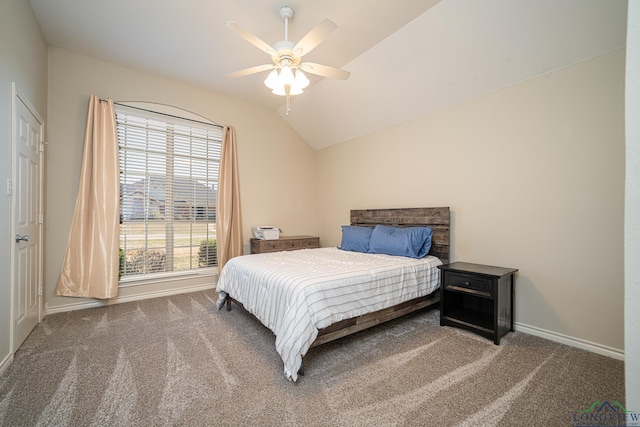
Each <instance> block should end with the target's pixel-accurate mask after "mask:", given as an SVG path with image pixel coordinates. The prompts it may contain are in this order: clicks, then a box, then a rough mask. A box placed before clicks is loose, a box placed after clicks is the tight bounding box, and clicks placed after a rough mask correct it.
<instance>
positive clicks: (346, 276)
mask: <svg viewBox="0 0 640 427" xmlns="http://www.w3.org/2000/svg"><path fill="white" fill-rule="evenodd" d="M449 222H450V217H449V208H448V207H436V208H407V209H367V210H352V211H351V226H350V227H343V241H342V246H344V243H345V234H344V233H345V232H346V229H354V230H374V233H375V232H377V231H378V229H381V230H383V229H389V230H394V232H397V233H398V234H403V233H404V234H406V233H407V232H410V231H420V228H422V227H428V229H431V230H432V234H430V236H429V237H430V242H429V243H430V246H429V247H428V248H427V247H426V244H425V247H424V248H423V249H424V250H425V253H426V256H423V255H424V254H423V253H420V254H416V256H412V255H411V256H396V255H389V254H387V253H386V252H385V251H382V252H381V253H374V254H370V253H365V252H367V251H366V250H364V251H362V250H343V249H340V248H336V247H330V248H319V249H303V250H299V251H287V252H276V253H266V254H255V255H245V256H240V257H236V258H233V259H231V260H229V262H228V263H227V264H226V265H225V267H224V269H223V271H222V272H221V274H220V277H219V280H218V284H217V287H216V290H217V291H218V292H219V300H218V308H221V307H222V306H223V305H224V304H226V307H227V310H231V304H232V303H235V304H236V305H238V306H240V307H243V308H244V309H245V310H247V311H248V312H250V313H251V314H253V315H254V316H255V317H256V318H258V320H259V321H260V322H262V324H264V325H265V326H266V327H267V328H269V329H270V330H271V331H272V332H273V333H274V334H275V335H276V350H277V351H278V353H279V354H280V356H281V358H282V360H283V363H284V373H285V376H286V377H287V378H288V379H290V380H292V381H296V380H297V378H298V375H304V369H303V364H302V357H303V356H304V355H305V354H306V353H307V351H308V350H309V349H310V348H312V347H315V346H318V345H321V344H324V343H327V342H330V341H333V340H336V339H339V338H342V337H344V336H347V335H350V334H353V333H355V332H359V331H361V330H364V329H367V328H370V327H372V326H375V325H377V324H380V323H382V322H386V321H389V320H392V319H395V318H397V317H400V316H403V315H406V314H409V313H412V312H415V311H417V310H421V309H425V308H427V307H433V306H435V305H437V304H438V303H439V301H440V297H439V289H438V287H439V277H440V276H439V270H438V268H437V266H438V265H441V264H446V263H448V262H449ZM376 226H378V227H376ZM389 227H393V228H389ZM374 235H375V234H374ZM371 244H372V245H373V244H374V240H373V238H372V240H371ZM371 249H373V246H372V248H371ZM427 249H428V252H426V251H427Z"/></svg>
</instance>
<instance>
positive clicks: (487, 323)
mask: <svg viewBox="0 0 640 427" xmlns="http://www.w3.org/2000/svg"><path fill="white" fill-rule="evenodd" d="M438 268H439V269H440V274H441V276H440V279H441V281H440V283H441V289H442V294H441V296H440V325H441V326H444V325H448V326H456V327H459V328H464V329H467V330H469V331H472V332H475V333H477V334H479V335H482V336H484V337H486V338H489V339H492V340H493V342H494V344H496V345H499V344H500V338H502V337H503V336H504V335H505V334H506V333H507V332H509V331H514V330H515V329H514V327H513V322H514V310H515V307H514V300H515V293H514V281H515V273H516V272H517V271H518V269H516V268H505V267H495V266H490V265H482V264H472V263H468V262H453V263H451V264H445V265H440V266H438Z"/></svg>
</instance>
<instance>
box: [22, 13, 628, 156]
mask: <svg viewBox="0 0 640 427" xmlns="http://www.w3.org/2000/svg"><path fill="white" fill-rule="evenodd" d="M30 3H31V6H32V8H33V10H34V12H35V15H36V17H37V19H38V21H39V22H40V25H41V27H42V30H43V32H44V35H45V37H46V39H47V41H48V43H49V44H51V45H55V46H58V47H61V48H64V49H67V50H70V51H74V52H78V53H81V54H84V55H87V56H91V57H94V58H98V59H102V60H105V61H109V62H112V63H116V64H120V65H123V66H127V67H131V68H135V69H139V70H143V71H147V72H150V73H154V74H158V75H162V76H165V77H168V78H172V79H175V80H179V81H183V82H186V83H190V84H193V85H196V86H199V87H202V88H205V89H208V90H211V91H214V92H217V93H220V94H224V95H228V96H232V97H235V98H240V99H244V100H247V101H250V102H252V103H255V104H258V105H262V106H264V107H266V108H270V109H274V110H277V111H278V112H279V113H280V114H281V115H282V116H283V118H284V119H285V120H287V121H288V122H289V123H290V125H291V126H292V127H293V128H294V129H295V130H296V131H297V132H298V133H299V134H300V135H301V136H302V137H303V138H304V139H305V140H306V141H308V142H309V144H310V145H311V146H312V147H313V148H315V149H320V148H323V147H327V146H329V145H332V144H337V143H340V142H343V141H346V140H349V139H351V138H354V137H357V136H360V135H363V134H366V133H369V132H371V131H374V130H376V129H380V128H384V127H388V126H391V125H393V124H396V123H399V122H402V121H405V120H408V119H411V118H413V117H417V116H420V115H423V114H425V113H428V112H430V111H434V110H437V109H441V108H444V107H447V106H450V105H453V104H455V103H458V102H462V101H464V100H466V99H470V98H473V97H476V96H479V95H482V94H485V93H488V92H491V91H494V90H497V89H500V88H502V87H506V86H509V85H512V84H515V83H518V82H521V81H524V80H527V79H530V78H533V77H535V76H539V75H541V74H544V73H547V72H550V71H552V70H555V69H558V68H562V67H565V66H568V65H570V64H574V63H577V62H580V61H583V60H585V59H588V58H592V57H594V56H597V55H600V54H603V53H606V52H609V51H611V50H614V49H617V48H620V47H624V45H625V39H626V10H627V2H626V1H624V0H375V1H371V0H322V1H318V0H291V1H284V0H234V1H231V0H181V1H176V0H109V1H104V0H82V1H78V0H55V1H51V0H30ZM285 4H286V5H289V6H291V7H292V8H293V9H294V11H295V15H294V17H293V19H292V20H291V22H290V24H289V39H290V40H292V41H294V42H295V41H297V40H299V39H300V38H301V37H302V36H304V35H305V34H306V33H307V32H308V31H309V30H311V29H312V28H313V27H315V26H316V25H317V24H318V23H320V22H321V21H322V20H323V19H325V18H329V19H331V20H332V21H334V22H335V23H336V24H337V26H338V28H337V29H336V30H335V31H334V32H333V33H332V34H331V35H330V36H329V37H328V38H327V39H326V40H325V41H324V42H323V43H322V44H320V45H319V46H318V47H317V48H316V49H314V50H313V51H312V52H310V53H309V54H308V55H306V56H305V57H304V59H305V60H306V61H312V62H316V63H321V64H325V65H330V66H334V67H338V68H342V69H344V70H347V71H350V72H351V77H350V78H349V79H348V80H345V81H342V80H334V79H327V78H319V77H314V76H312V75H309V77H310V80H311V85H310V87H308V88H307V89H305V91H304V93H303V94H302V95H299V96H297V97H294V99H293V100H292V103H291V111H290V113H289V114H288V115H287V114H285V108H284V98H283V97H280V96H277V95H274V94H272V93H271V92H270V91H269V90H268V89H267V88H266V87H265V86H264V84H263V80H264V79H265V78H266V75H267V74H268V72H266V71H265V72H263V73H259V74H254V75H250V76H246V77H241V78H238V79H229V78H228V77H226V74H228V73H230V72H233V71H237V70H240V69H244V68H248V67H251V66H254V65H260V64H265V63H269V62H270V58H269V56H268V55H266V54H265V53H264V52H262V51H260V50H259V49H257V48H256V47H255V46H252V45H251V44H249V43H247V42H246V41H245V40H243V39H241V38H240V37H238V35H237V34H235V33H233V32H232V31H230V30H229V29H227V28H226V27H225V23H226V22H227V21H235V22H236V23H237V24H239V25H240V26H241V27H243V28H244V29H245V30H247V31H249V32H251V33H253V34H255V35H257V36H258V37H259V38H261V39H262V40H264V41H266V42H267V43H268V44H270V45H273V44H274V43H276V42H277V41H279V40H282V39H283V38H284V23H283V21H282V20H281V19H280V16H279V10H280V7H281V6H283V5H285Z"/></svg>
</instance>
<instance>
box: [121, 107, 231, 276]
mask: <svg viewBox="0 0 640 427" xmlns="http://www.w3.org/2000/svg"><path fill="white" fill-rule="evenodd" d="M116 122H117V128H118V144H119V150H120V276H121V281H122V280H125V281H126V280H127V279H128V278H144V277H147V276H149V277H156V276H163V275H175V274H181V273H186V274H190V273H193V272H194V270H200V269H203V268H211V267H216V266H217V256H216V193H217V189H218V171H219V164H220V148H221V143H222V128H221V127H220V126H217V125H213V124H211V125H210V124H207V123H203V122H199V121H194V120H187V119H180V118H176V117H174V116H170V115H166V114H161V113H153V112H149V111H147V110H141V109H134V108H129V107H123V106H118V107H117V109H116Z"/></svg>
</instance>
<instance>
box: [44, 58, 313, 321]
mask: <svg viewBox="0 0 640 427" xmlns="http://www.w3.org/2000/svg"><path fill="white" fill-rule="evenodd" d="M49 88H50V91H49V118H50V126H49V145H48V146H47V152H46V154H47V162H48V170H47V175H46V180H47V185H48V191H47V195H46V197H47V211H46V216H45V223H46V236H47V245H46V247H45V251H46V253H47V254H48V256H47V263H46V275H45V278H46V299H47V305H48V310H49V311H56V310H61V309H62V310H63V309H65V308H69V307H70V306H73V305H75V304H78V303H84V302H85V301H83V300H79V299H76V298H65V297H57V296H55V287H56V284H57V280H58V275H59V273H60V267H61V265H62V259H63V254H64V251H65V247H66V242H67V238H68V233H69V227H70V224H71V218H72V215H73V208H74V204H75V198H76V193H77V189H78V177H79V175H80V165H81V157H82V144H83V142H82V141H83V136H84V128H85V121H86V114H87V104H88V99H89V95H90V94H92V93H95V94H96V95H98V96H100V97H102V98H107V97H110V98H112V99H114V100H115V101H145V102H156V103H161V104H168V105H173V106H176V107H179V108H182V109H185V110H188V111H191V112H194V113H197V114H200V115H202V116H205V117H207V118H209V119H211V120H213V121H214V122H216V123H218V124H229V125H233V126H234V127H235V128H236V135H237V138H238V156H239V161H240V185H241V190H242V210H243V224H244V237H245V243H247V244H248V239H249V236H250V230H251V226H252V225H260V224H273V225H277V226H279V227H282V229H283V230H284V231H285V232H286V233H287V234H315V233H316V231H317V230H316V228H315V223H316V219H315V216H314V215H315V195H314V194H313V191H312V190H313V189H314V188H315V175H316V173H315V160H314V152H313V150H311V148H310V147H309V145H308V144H307V143H306V142H305V141H303V140H302V139H301V138H300V137H299V136H298V135H297V134H296V133H295V132H294V131H293V130H292V129H291V128H290V127H289V125H288V124H286V122H284V120H282V118H281V117H280V116H279V115H278V114H277V113H276V112H275V111H270V110H267V109H264V108H260V107H256V106H254V105H251V104H248V103H245V102H242V101H239V100H235V99H232V98H227V97H224V96H221V95H218V94H215V93H212V92H207V91H205V90H203V89H200V88H196V87H193V86H189V85H186V84H181V83H178V82H176V81H172V80H168V79H165V78H162V77H159V76H156V75H151V74H148V73H144V72H140V71H136V70H132V69H128V68H124V67H120V66H117V65H114V64H110V63H107V62H102V61H98V60H95V59H92V58H89V57H86V56H82V55H78V54H75V53H72V52H69V51H66V50H62V49H59V48H56V47H50V49H49ZM203 280H205V281H208V282H209V283H211V282H212V279H211V278H207V279H203ZM184 283H186V282H185V281H184V280H182V281H179V282H175V281H174V282H165V283H162V284H159V285H155V286H152V287H149V286H147V287H138V288H125V289H122V292H121V293H120V295H123V296H131V295H133V294H136V293H141V292H151V291H164V290H167V289H175V288H177V287H180V286H182V285H183V284H184Z"/></svg>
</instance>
